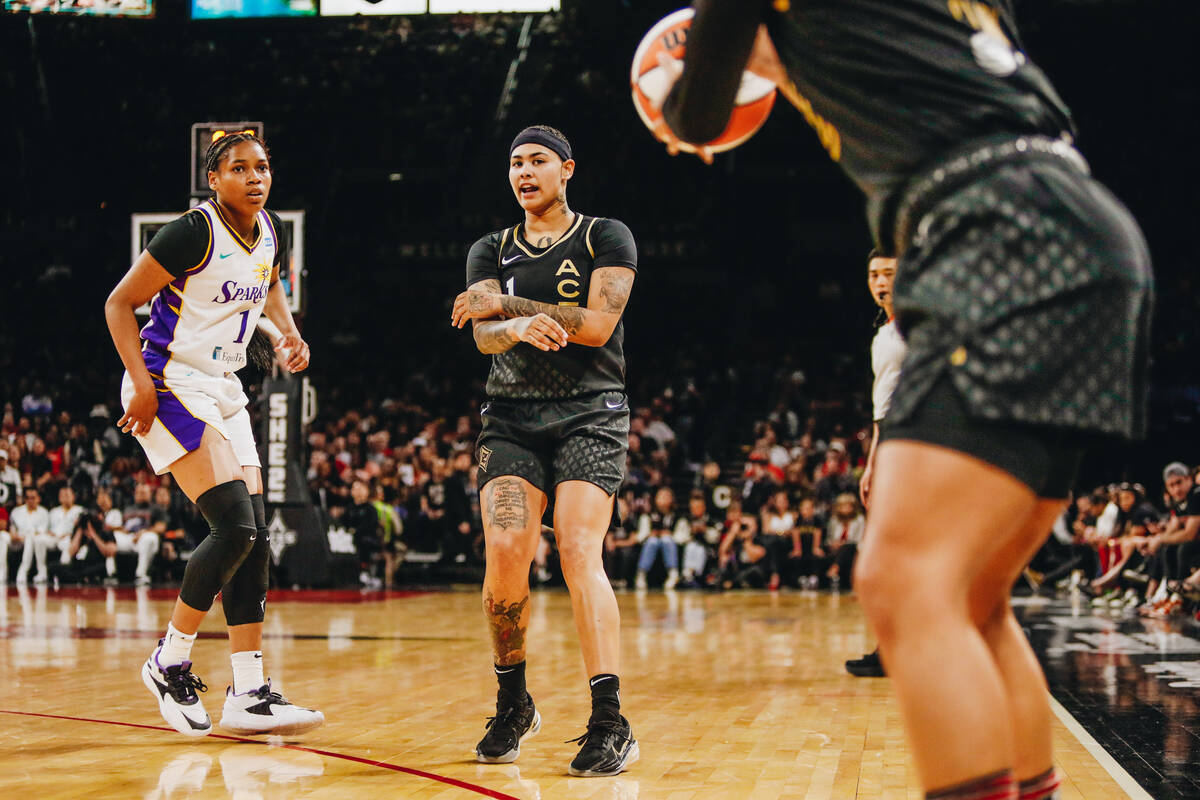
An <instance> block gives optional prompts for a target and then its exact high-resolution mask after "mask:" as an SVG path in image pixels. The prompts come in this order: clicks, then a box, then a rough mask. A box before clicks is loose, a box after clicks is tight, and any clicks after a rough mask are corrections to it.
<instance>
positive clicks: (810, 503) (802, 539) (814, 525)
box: [788, 495, 828, 589]
mask: <svg viewBox="0 0 1200 800" xmlns="http://www.w3.org/2000/svg"><path fill="white" fill-rule="evenodd" d="M825 524H826V523H825V518H824V517H823V516H821V514H819V513H818V512H817V501H816V500H815V499H813V497H812V496H811V495H806V496H804V497H802V498H800V507H799V513H798V515H797V517H796V522H795V526H794V527H793V528H792V551H791V553H789V554H788V556H789V558H791V559H792V561H793V570H794V571H795V573H796V576H797V578H796V585H797V586H799V587H800V588H802V589H815V588H817V583H818V582H819V580H820V576H821V574H822V573H823V572H824V571H825V569H826V567H827V566H828V560H827V559H826V556H825V548H824V547H823V546H822V541H823V540H824V539H825Z"/></svg>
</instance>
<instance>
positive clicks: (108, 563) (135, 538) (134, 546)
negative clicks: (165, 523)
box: [95, 489, 159, 586]
mask: <svg viewBox="0 0 1200 800" xmlns="http://www.w3.org/2000/svg"><path fill="white" fill-rule="evenodd" d="M95 516H96V518H97V520H98V522H99V524H100V526H101V527H102V528H104V533H103V534H102V538H105V537H108V536H111V537H112V540H113V543H114V544H115V545H116V550H115V552H114V553H113V554H112V555H109V556H106V557H105V559H104V571H105V575H106V577H105V580H104V583H105V584H106V585H109V586H111V585H115V584H116V583H117V559H116V553H136V554H137V568H136V570H135V571H134V582H135V584H136V585H138V586H149V585H150V566H151V564H153V563H154V556H155V555H157V554H158V544H159V539H158V534H157V533H155V532H154V531H153V530H151V529H148V528H143V529H140V530H138V531H136V532H133V533H130V532H129V531H127V530H125V515H124V514H122V513H121V512H120V511H119V510H117V509H115V508H113V501H112V495H111V494H110V493H109V492H108V490H107V489H100V490H99V491H97V492H96V515H95Z"/></svg>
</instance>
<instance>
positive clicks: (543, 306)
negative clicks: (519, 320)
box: [500, 294, 584, 336]
mask: <svg viewBox="0 0 1200 800" xmlns="http://www.w3.org/2000/svg"><path fill="white" fill-rule="evenodd" d="M500 308H501V310H502V311H503V312H504V316H506V317H508V318H509V319H511V318H513V317H532V316H536V315H538V314H545V315H546V316H548V317H550V318H551V319H552V320H554V321H555V322H557V323H558V324H559V325H562V326H563V330H565V331H566V332H567V335H568V336H574V335H575V334H576V333H578V332H579V329H580V328H582V327H583V311H584V310H583V309H582V308H580V307H579V306H552V305H550V304H549V303H539V302H537V301H535V300H527V299H525V298H524V297H513V296H512V295H508V294H506V295H504V297H502V298H500Z"/></svg>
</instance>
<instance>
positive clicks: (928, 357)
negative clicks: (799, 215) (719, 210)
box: [660, 0, 1153, 800]
mask: <svg viewBox="0 0 1200 800" xmlns="http://www.w3.org/2000/svg"><path fill="white" fill-rule="evenodd" d="M696 12H697V13H696V17H695V19H694V21H693V25H692V28H691V30H690V31H689V36H688V42H687V54H686V61H685V63H684V64H683V65H682V68H681V69H679V70H678V71H679V72H680V73H681V74H679V76H678V80H677V81H676V83H675V85H674V87H673V89H672V92H671V94H670V95H669V97H668V98H667V100H666V102H665V103H664V113H665V126H664V128H663V129H662V130H661V131H660V134H661V137H662V138H664V139H665V140H666V141H667V142H668V146H669V149H675V148H677V145H678V141H680V140H682V141H687V142H691V143H694V144H695V143H698V144H703V143H705V142H709V141H712V140H713V139H715V138H716V137H717V136H718V135H719V134H720V132H721V131H722V130H723V128H724V126H725V124H726V120H727V119H728V115H729V111H730V108H731V106H732V103H733V100H734V96H735V94H736V91H737V87H738V83H739V81H740V79H741V73H742V71H743V69H745V68H749V69H751V70H752V71H754V72H756V73H757V74H761V75H763V76H764V77H767V78H770V79H771V80H774V81H775V82H776V83H777V84H778V85H779V87H780V90H781V91H782V92H783V94H784V95H785V96H786V97H788V98H789V99H790V100H791V101H792V103H793V104H794V105H795V106H796V107H797V108H798V109H799V110H800V111H801V113H802V114H803V115H804V117H805V119H806V120H807V121H808V122H809V123H810V125H811V126H812V127H813V128H814V129H815V131H816V133H817V136H818V139H819V140H820V142H821V144H822V145H823V146H824V147H825V149H826V150H827V151H828V153H829V155H830V156H831V157H832V158H833V159H834V160H835V161H837V162H839V163H840V164H841V165H842V167H843V168H844V169H845V170H846V172H847V173H848V175H849V176H850V177H851V178H852V179H853V180H854V181H855V183H857V184H858V185H859V187H860V188H861V189H862V190H863V191H864V193H865V194H866V196H867V211H868V217H869V220H870V223H871V229H872V232H873V234H874V237H875V239H876V244H877V245H879V246H881V247H882V249H887V250H893V251H894V252H896V253H897V255H898V256H899V264H898V270H897V275H896V282H895V310H896V318H897V322H898V325H899V327H900V330H901V331H902V333H903V334H904V336H905V339H906V340H907V342H908V346H909V350H908V354H907V356H906V357H905V360H904V362H903V367H902V370H901V377H900V380H899V384H898V386H897V388H896V391H895V394H894V396H893V401H892V407H891V409H890V411H889V414H888V418H887V420H886V421H885V423H884V425H883V429H882V430H881V433H880V439H881V443H880V446H879V451H878V456H877V462H876V475H875V479H874V485H873V486H872V492H871V494H872V498H871V511H872V512H873V513H872V515H871V518H870V521H869V522H868V527H869V530H868V533H867V536H866V538H865V544H864V547H863V550H862V552H861V554H860V556H859V563H858V574H857V576H856V578H855V585H856V587H858V588H859V589H860V590H861V599H862V602H863V607H864V610H865V611H866V613H867V616H868V618H869V620H870V622H871V624H872V626H873V627H874V629H875V632H876V634H877V635H878V637H879V641H880V647H881V650H882V655H883V660H884V662H885V663H886V664H887V669H888V673H889V674H890V675H891V676H892V677H893V678H894V680H895V686H896V691H897V694H898V695H899V699H900V705H901V709H902V712H903V715H904V720H905V725H906V728H907V730H908V733H909V737H910V739H911V741H912V744H913V751H914V754H915V758H916V762H917V767H918V770H919V773H920V776H921V780H922V783H923V784H924V786H925V788H926V791H927V792H928V795H927V796H928V797H938V798H980V799H982V798H989V799H990V798H996V800H1000V799H1001V798H1015V797H1020V798H1021V799H1022V800H1043V798H1051V797H1054V796H1055V794H1056V792H1057V785H1058V780H1057V778H1056V776H1055V773H1054V770H1053V767H1052V753H1051V741H1050V734H1051V716H1050V708H1049V704H1048V701H1047V691H1046V684H1045V679H1044V677H1043V676H1042V674H1041V671H1040V669H1039V667H1038V663H1037V660H1036V659H1035V658H1034V655H1033V652H1032V650H1031V649H1030V647H1029V644H1028V642H1027V641H1026V639H1025V637H1024V635H1023V634H1022V631H1021V628H1020V626H1019V625H1018V623H1017V621H1016V619H1015V617H1014V616H1013V614H1012V611H1011V609H1010V606H1009V594H1010V591H1011V588H1012V585H1013V583H1014V582H1015V580H1016V578H1017V576H1018V575H1019V574H1020V570H1021V567H1022V565H1024V564H1025V563H1026V562H1027V561H1028V560H1029V558H1030V557H1031V556H1032V555H1033V553H1034V552H1036V551H1037V549H1038V547H1039V546H1040V545H1041V544H1042V542H1043V541H1044V540H1045V539H1046V536H1047V533H1048V531H1049V530H1050V529H1051V526H1052V525H1053V522H1054V520H1055V518H1056V517H1057V516H1058V514H1059V513H1060V512H1061V511H1062V509H1063V507H1064V505H1065V502H1066V497H1067V494H1068V491H1069V490H1070V488H1071V485H1072V483H1073V481H1074V477H1075V473H1076V470H1077V468H1078V465H1079V462H1080V459H1081V457H1082V452H1083V450H1084V448H1085V447H1086V446H1087V445H1088V444H1089V443H1090V442H1092V441H1094V440H1095V439H1097V438H1099V437H1103V436H1114V437H1122V438H1138V437H1141V436H1142V435H1143V432H1144V426H1145V419H1144V417H1145V408H1144V401H1145V392H1146V365H1147V349H1146V348H1147V343H1148V342H1147V339H1148V336H1147V332H1148V326H1149V317H1150V310H1151V305H1152V287H1153V278H1152V275H1151V272H1150V264H1149V255H1148V252H1147V248H1146V245H1145V242H1144V240H1143V238H1142V235H1141V232H1140V231H1139V229H1138V227H1137V224H1136V223H1135V221H1134V220H1133V218H1132V217H1131V216H1130V214H1129V212H1128V211H1127V210H1126V209H1125V208H1124V207H1123V206H1122V205H1121V204H1120V203H1119V202H1118V201H1117V200H1116V199H1115V198H1114V197H1113V196H1112V195H1111V194H1110V193H1109V192H1108V191H1107V190H1106V189H1105V188H1104V187H1103V186H1101V185H1100V184H1098V183H1097V182H1096V181H1095V180H1093V179H1092V178H1091V177H1090V175H1089V171H1088V167H1087V164H1086V162H1085V161H1084V159H1083V157H1082V156H1081V155H1080V154H1079V153H1078V151H1077V150H1076V149H1075V148H1074V147H1073V145H1072V141H1073V138H1072V137H1073V123H1072V120H1071V116H1070V113H1069V112H1068V110H1067V108H1066V107H1065V105H1064V104H1063V103H1062V101H1061V100H1060V99H1059V97H1058V95H1057V93H1056V92H1055V90H1054V88H1053V87H1052V86H1051V84H1050V82H1049V80H1048V79H1047V78H1046V76H1045V75H1044V74H1043V73H1042V71H1041V70H1040V69H1038V68H1037V67H1036V66H1035V65H1034V64H1033V63H1032V62H1031V61H1030V60H1029V58H1028V57H1027V56H1026V55H1025V54H1024V53H1023V52H1022V50H1021V46H1020V43H1019V39H1018V37H1017V30H1016V26H1015V22H1014V19H1013V14H1012V9H1011V7H1010V3H1009V2H1008V0H750V1H748V0H702V1H701V2H697V3H696ZM701 155H702V156H707V157H709V158H711V154H709V153H704V152H702V153H701ZM1097 348H1099V349H1100V351H1102V352H1104V353H1105V361H1104V365H1103V367H1104V368H1103V369H1102V370H1101V374H1098V375H1093V374H1090V371H1091V370H1092V369H1093V365H1094V359H1090V358H1088V357H1086V354H1087V353H1091V352H1095V351H1096V349H1097ZM914 486H920V487H922V491H913V487H914Z"/></svg>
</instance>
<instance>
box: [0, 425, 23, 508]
mask: <svg viewBox="0 0 1200 800" xmlns="http://www.w3.org/2000/svg"><path fill="white" fill-rule="evenodd" d="M12 450H14V451H15V450H16V448H12ZM20 498H21V473H20V472H19V471H18V470H17V468H16V467H14V466H13V465H12V461H11V456H10V445H9V444H8V442H6V441H0V508H4V509H5V510H8V509H11V508H12V507H13V506H15V505H16V504H17V502H18V501H19V500H20Z"/></svg>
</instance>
